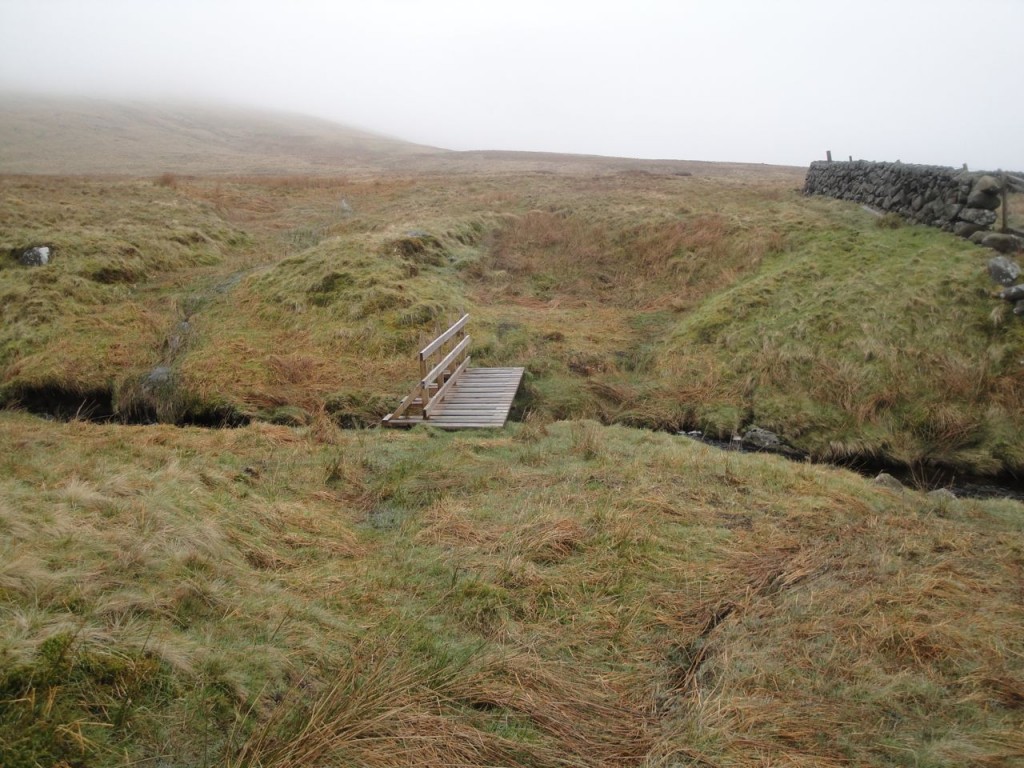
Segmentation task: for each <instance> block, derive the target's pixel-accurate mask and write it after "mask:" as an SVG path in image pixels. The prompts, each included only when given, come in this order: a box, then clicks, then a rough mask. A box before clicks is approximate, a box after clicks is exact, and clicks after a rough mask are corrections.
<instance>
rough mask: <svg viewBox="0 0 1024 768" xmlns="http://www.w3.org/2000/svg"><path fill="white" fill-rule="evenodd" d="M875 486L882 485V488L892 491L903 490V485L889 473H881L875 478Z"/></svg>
mask: <svg viewBox="0 0 1024 768" xmlns="http://www.w3.org/2000/svg"><path fill="white" fill-rule="evenodd" d="M875 485H880V486H881V487H882V488H887V489H888V490H890V491H902V490H903V483H901V482H900V481H899V480H897V479H896V478H895V477H893V476H892V475H890V474H889V473H888V472H879V473H878V475H877V477H875Z"/></svg>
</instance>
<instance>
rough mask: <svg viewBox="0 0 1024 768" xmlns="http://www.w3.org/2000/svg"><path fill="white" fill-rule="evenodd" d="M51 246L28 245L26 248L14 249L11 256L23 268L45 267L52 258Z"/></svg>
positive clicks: (52, 250) (52, 249) (52, 248)
mask: <svg viewBox="0 0 1024 768" xmlns="http://www.w3.org/2000/svg"><path fill="white" fill-rule="evenodd" d="M54 250H55V249H54V247H53V246H52V245H30V246H29V247H28V248H15V249H14V250H13V251H12V252H11V254H12V255H13V256H14V257H15V258H16V259H17V260H18V263H19V264H21V265H22V266H23V267H45V266H46V265H47V264H49V263H50V259H52V258H53V253H54Z"/></svg>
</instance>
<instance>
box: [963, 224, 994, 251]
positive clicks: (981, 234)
mask: <svg viewBox="0 0 1024 768" xmlns="http://www.w3.org/2000/svg"><path fill="white" fill-rule="evenodd" d="M960 223H961V224H963V223H965V222H960ZM987 234H988V232H987V231H986V230H984V229H979V230H976V231H975V232H973V233H972V234H971V236H970V237H969V238H968V239H969V240H970V241H971V242H972V243H974V244H975V245H981V241H982V240H984V239H985V235H987Z"/></svg>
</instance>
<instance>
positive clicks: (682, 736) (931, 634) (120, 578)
mask: <svg viewBox="0 0 1024 768" xmlns="http://www.w3.org/2000/svg"><path fill="white" fill-rule="evenodd" d="M0 430H2V433H3V435H4V445H5V446H6V447H5V449H4V451H3V453H2V455H0V702H2V704H0V754H2V755H3V756H4V765H5V766H12V767H13V766H34V765H64V766H75V765H81V766H85V765H88V766H119V765H139V764H143V765H144V764H148V763H158V764H160V765H165V766H195V765H232V766H309V765H323V766H347V765H367V766H408V765H465V766H483V765H504V766H608V767H609V768H610V767H611V766H664V767H665V768H667V767H668V766H682V765H692V766H757V765H791V766H846V765H881V766H960V765H990V766H1010V765H1019V764H1021V761H1024V736H1022V734H1024V636H1022V635H1021V632H1020V627H1021V626H1022V622H1024V603H1022V600H1021V598H1022V593H1021V584H1022V583H1024V579H1022V577H1024V515H1022V507H1021V506H1020V505H1019V504H1017V503H1015V502H1010V501H966V500H964V501H958V500H949V499H936V498H932V497H928V496H925V495H924V494H921V493H917V492H910V491H907V492H899V493H897V492H892V491H887V490H884V489H881V488H879V487H877V486H874V485H872V484H870V483H869V482H868V481H866V480H863V479H862V478H860V477H858V476H856V475H854V474H852V473H849V472H846V471H843V470H837V469H829V468H825V467H820V466H814V465H809V464H804V465H801V464H793V463H791V462H788V461H785V460H783V459H780V458H776V457H770V456H756V455H741V454H730V453H725V452H721V451H717V450H715V449H713V448H709V447H707V446H702V445H700V444H697V443H694V442H692V441H688V440H686V439H684V438H678V437H673V436H670V435H666V434H659V433H653V432H650V431H645V430H637V429H631V428H627V427H621V426H615V427H605V426H601V425H599V424H597V423H596V422H592V421H573V422H557V423H550V424H546V425H536V424H529V423H527V424H514V425H511V426H510V427H509V428H508V429H506V430H503V431H483V432H478V433H475V434H467V433H461V434H445V433H439V432H434V431H431V430H425V429H417V430H415V431H413V432H410V433H402V432H396V431H384V430H373V431H365V430H344V431H342V430H339V429H338V428H337V427H336V426H335V425H334V424H333V422H331V421H329V420H327V419H321V420H319V421H317V422H316V423H315V424H314V425H313V426H312V427H310V428H304V429H295V428H289V427H283V426H274V425H270V424H265V423H255V424H252V425H249V426H246V427H243V428H240V429H233V430H208V429H205V430H204V429H199V428H176V427H172V426H166V425H154V426H119V425H112V424H111V425H99V424H95V423H87V422H81V421H73V422H65V423H61V422H47V421H44V420H41V419H38V418H35V417H32V416H28V415H20V414H15V413H6V414H0Z"/></svg>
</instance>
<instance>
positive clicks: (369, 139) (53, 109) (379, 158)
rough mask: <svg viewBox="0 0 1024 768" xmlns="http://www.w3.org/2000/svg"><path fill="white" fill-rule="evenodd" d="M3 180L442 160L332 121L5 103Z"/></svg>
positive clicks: (230, 111)
mask: <svg viewBox="0 0 1024 768" xmlns="http://www.w3.org/2000/svg"><path fill="white" fill-rule="evenodd" d="M0 137H3V141H2V142H0V172H5V173H52V174H109V173H116V174H121V173H131V174H147V175H149V174H156V173H163V172H165V171H171V172H176V173H224V172H234V173H268V172H276V173H281V172H316V171H322V170H323V169H324V168H330V169H332V170H361V169H376V168H381V167H386V166H388V165H389V164H391V163H393V162H395V161H396V160H397V159H398V158H408V157H409V156H415V155H432V154H438V153H442V152H443V150H438V149H435V148H432V147H424V146H420V145H417V144H410V143H408V142H404V141H400V140H398V139H393V138H389V137H386V136H381V135H378V134H374V133H369V132H366V131H361V130H358V129H355V128H350V127H347V126H343V125H338V124H336V123H331V122H329V121H326V120H319V119H316V118H312V117H305V116H300V115H292V114H287V113H278V112H264V111H258V110H248V109H238V108H227V107H223V108H222V107H201V106H195V105H190V106H185V105H178V106H170V105H164V106H160V105H155V104H143V103H114V102H109V101H100V100H94V99H84V98H80V99H71V98H56V97H43V96H27V95H14V94H3V95H0Z"/></svg>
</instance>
